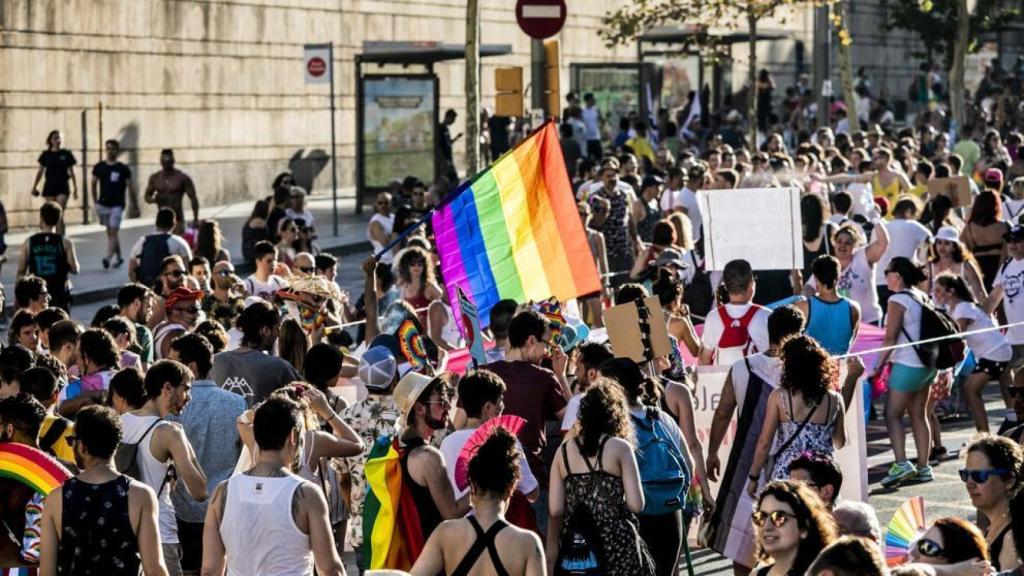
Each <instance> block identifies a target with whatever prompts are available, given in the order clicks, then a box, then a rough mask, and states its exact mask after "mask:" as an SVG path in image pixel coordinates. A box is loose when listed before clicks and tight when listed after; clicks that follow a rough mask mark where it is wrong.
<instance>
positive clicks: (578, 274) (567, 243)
mask: <svg viewBox="0 0 1024 576" xmlns="http://www.w3.org/2000/svg"><path fill="white" fill-rule="evenodd" d="M432 222H433V227H434V237H435V240H436V243H437V252H438V254H439V255H440V257H441V272H442V275H443V277H444V280H445V287H446V289H447V290H448V300H449V302H455V301H457V300H458V292H457V288H462V290H463V291H464V292H465V293H466V296H467V297H468V298H469V300H471V301H472V302H473V303H474V304H475V305H476V308H477V311H478V313H479V322H480V326H481V328H486V327H487V326H488V325H489V324H490V313H491V308H492V307H493V306H494V305H495V304H496V303H497V302H498V301H499V300H502V299H505V298H508V299H511V300H515V301H516V302H528V301H531V300H532V301H535V302H539V301H541V300H546V299H548V298H550V297H552V296H553V297H555V298H557V299H558V300H560V301H563V302H564V301H565V300H569V299H571V298H576V297H579V296H583V295H586V294H590V293H593V292H597V291H599V290H600V289H601V281H600V278H599V277H598V274H597V266H596V265H595V264H594V257H593V255H592V254H591V252H590V245H589V244H588V243H587V236H586V233H585V232H584V230H583V223H582V222H581V221H580V217H579V212H578V211H577V208H576V198H575V196H574V195H573V191H572V186H571V185H570V183H569V175H568V174H567V173H566V171H565V159H564V158H563V156H562V148H561V146H560V145H559V143H558V133H557V130H556V129H555V124H554V123H553V122H547V123H545V124H544V125H543V126H541V127H540V128H539V129H538V130H537V131H535V132H534V133H533V134H531V135H530V136H529V137H528V138H526V139H525V140H523V141H522V142H520V143H519V144H518V145H517V146H516V147H515V148H513V149H512V150H510V151H508V152H507V153H505V155H503V156H502V157H501V158H499V159H498V160H497V161H496V162H495V163H494V164H492V165H491V166H490V167H489V168H488V169H486V170H484V171H483V172H481V173H479V174H477V175H476V176H474V177H473V179H471V180H469V181H467V182H465V183H463V184H462V185H460V186H459V187H458V188H456V189H455V190H453V191H452V192H451V193H450V194H448V196H446V197H445V199H444V200H443V201H442V202H441V205H440V206H439V207H438V208H437V209H436V210H435V211H434V215H433V217H432ZM456 320H457V322H458V323H459V324H460V325H461V323H462V318H461V314H460V315H458V316H456ZM460 329H462V330H464V329H463V328H462V327H461V326H460ZM463 333H464V334H465V332H464V331H463Z"/></svg>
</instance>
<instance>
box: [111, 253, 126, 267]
mask: <svg viewBox="0 0 1024 576" xmlns="http://www.w3.org/2000/svg"><path fill="white" fill-rule="evenodd" d="M121 264H124V258H121V256H120V255H117V256H115V257H114V261H113V263H112V264H111V266H113V267H114V268H120V267H121Z"/></svg>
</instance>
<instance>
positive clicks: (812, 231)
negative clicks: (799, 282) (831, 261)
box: [800, 194, 836, 281]
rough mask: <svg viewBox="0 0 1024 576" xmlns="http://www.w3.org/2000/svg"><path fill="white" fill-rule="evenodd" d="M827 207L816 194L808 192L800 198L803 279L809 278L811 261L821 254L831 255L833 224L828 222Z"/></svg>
mask: <svg viewBox="0 0 1024 576" xmlns="http://www.w3.org/2000/svg"><path fill="white" fill-rule="evenodd" d="M829 212H830V211H829V207H828V204H827V203H826V202H825V200H824V199H823V198H822V197H821V196H818V195H817V194H808V195H806V196H804V197H803V198H801V199H800V225H801V229H802V232H801V236H802V237H803V241H804V269H803V271H802V273H803V279H804V280H805V281H806V280H810V279H811V262H814V259H815V258H817V257H818V256H822V255H826V254H827V255H831V254H832V252H833V250H832V246H831V239H832V234H834V233H835V230H836V228H835V225H834V224H832V223H831V222H829V215H830V214H829Z"/></svg>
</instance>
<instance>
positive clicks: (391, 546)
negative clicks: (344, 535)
mask: <svg viewBox="0 0 1024 576" xmlns="http://www.w3.org/2000/svg"><path fill="white" fill-rule="evenodd" d="M402 452H403V449H402V448H401V447H400V446H399V444H398V438H397V437H395V438H392V437H390V436H381V437H380V438H378V439H377V441H376V442H374V444H373V448H371V449H370V453H369V455H367V457H366V466H365V467H364V471H365V474H366V500H365V501H364V502H363V558H364V560H363V561H364V563H365V566H364V568H365V569H366V570H378V569H382V568H391V569H394V570H409V569H410V568H412V565H413V564H414V563H415V562H416V559H417V558H419V556H420V553H421V552H423V545H424V544H425V543H426V539H425V538H424V537H423V530H422V528H421V527H420V518H419V514H418V513H417V512H416V503H415V502H413V501H412V494H411V493H410V492H409V487H408V486H402V464H401V457H402Z"/></svg>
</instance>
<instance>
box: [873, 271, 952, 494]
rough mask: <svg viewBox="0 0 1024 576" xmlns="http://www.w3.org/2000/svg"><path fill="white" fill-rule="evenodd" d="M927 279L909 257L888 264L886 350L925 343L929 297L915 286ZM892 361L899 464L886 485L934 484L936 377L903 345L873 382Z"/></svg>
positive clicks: (890, 410)
mask: <svg viewBox="0 0 1024 576" xmlns="http://www.w3.org/2000/svg"><path fill="white" fill-rule="evenodd" d="M926 279H927V277H926V276H925V273H924V271H922V270H921V268H920V267H919V266H918V265H917V264H915V263H914V262H912V261H911V260H910V259H909V258H904V257H902V256H897V257H896V258H893V259H892V260H890V261H889V266H888V267H887V268H886V269H885V281H886V285H887V287H888V288H889V290H890V291H891V292H892V294H893V295H892V296H890V297H889V306H888V311H887V313H886V316H885V338H884V339H883V340H882V346H884V347H889V346H895V345H896V344H906V343H908V342H914V341H917V340H920V339H921V318H922V315H923V312H922V311H923V308H924V303H925V302H926V301H927V300H928V295H927V294H925V293H924V292H922V291H920V290H918V289H917V288H916V287H917V286H918V285H920V284H921V283H922V282H924V281H925V280H926ZM887 362H892V371H891V372H890V374H889V395H888V399H887V400H886V406H885V419H886V427H887V428H888V432H889V441H890V442H891V444H892V451H893V454H894V455H895V458H896V461H895V462H893V464H892V466H891V467H890V468H889V475H888V476H886V477H885V478H883V479H882V486H884V487H886V488H892V487H894V486H898V485H899V484H901V483H903V482H905V481H907V480H909V479H911V478H913V479H915V480H916V481H918V482H930V481H931V480H932V479H933V477H932V467H931V466H929V465H928V462H929V460H930V456H931V450H930V446H931V435H930V433H929V430H928V428H929V423H928V418H927V416H926V404H927V402H928V393H929V390H928V388H929V386H930V385H931V383H932V382H933V381H934V380H935V376H936V374H937V372H936V370H935V369H934V368H931V367H929V366H925V365H924V363H923V362H921V358H920V357H919V356H918V354H917V351H916V349H915V348H914V347H913V346H904V347H902V348H896V349H894V350H885V351H883V352H882V353H881V354H879V356H878V363H877V364H876V365H875V367H874V369H873V370H872V371H871V372H870V374H869V375H868V379H869V380H870V379H872V378H874V377H877V376H878V375H879V374H880V373H881V371H882V368H883V366H885V364H886V363H887ZM904 413H907V414H908V415H909V416H910V426H911V428H912V429H913V431H914V444H915V445H916V446H917V467H915V466H914V464H912V463H910V462H909V461H908V460H907V452H906V440H907V432H906V428H904V427H903V414H904Z"/></svg>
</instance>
